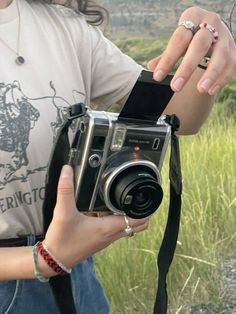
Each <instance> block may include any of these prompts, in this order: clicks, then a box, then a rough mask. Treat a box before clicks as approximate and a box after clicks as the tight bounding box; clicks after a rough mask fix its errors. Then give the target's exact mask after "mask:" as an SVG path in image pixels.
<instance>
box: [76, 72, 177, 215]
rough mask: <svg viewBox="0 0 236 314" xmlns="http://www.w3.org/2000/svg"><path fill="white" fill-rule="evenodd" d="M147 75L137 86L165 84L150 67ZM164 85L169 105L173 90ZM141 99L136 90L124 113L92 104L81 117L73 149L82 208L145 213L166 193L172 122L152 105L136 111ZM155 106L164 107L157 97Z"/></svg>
mask: <svg viewBox="0 0 236 314" xmlns="http://www.w3.org/2000/svg"><path fill="white" fill-rule="evenodd" d="M142 74H143V75H148V80H147V77H145V78H143V77H142V78H139V80H138V82H137V83H138V85H139V83H140V81H141V84H142V82H143V81H144V82H147V81H148V83H149V85H150V84H155V86H154V88H155V89H158V88H159V89H160V86H159V85H160V84H157V83H156V82H153V80H152V77H151V76H150V75H151V74H150V73H148V71H145V73H142ZM142 80H143V81H142ZM163 86H165V91H164V92H165V94H166V87H168V93H169V95H168V97H167V98H165V100H164V102H165V104H164V106H166V105H167V103H168V101H169V100H170V98H171V97H172V94H173V92H172V91H171V90H170V88H169V82H166V83H165V84H164V83H163ZM152 88H153V86H152ZM135 89H138V90H139V91H140V86H137V84H136V85H135V87H134V89H133V90H135ZM141 93H143V91H141ZM160 97H161V99H163V97H162V95H161V96H160ZM139 99H140V98H139V96H138V100H137V99H136V96H135V97H134V95H132V93H131V95H130V97H129V100H128V101H127V102H126V104H125V106H124V108H123V110H122V111H121V113H119V114H118V113H112V112H104V111H93V110H89V109H88V110H87V111H86V114H85V115H84V116H82V117H80V118H78V120H77V127H76V132H75V136H74V140H73V145H72V147H73V148H72V153H73V156H74V157H73V167H74V178H75V198H76V203H77V207H78V209H79V210H80V211H82V212H101V211H112V212H114V213H116V214H126V215H127V216H129V217H132V218H143V217H146V216H149V215H151V214H152V213H153V212H154V211H155V210H156V209H157V208H158V207H159V205H160V203H161V201H162V198H163V191H162V188H161V168H162V164H163V160H164V157H165V154H166V150H167V147H168V143H169V141H170V137H171V126H170V125H169V124H168V123H167V122H166V121H165V116H161V115H160V113H153V108H149V109H148V108H147V106H146V104H144V103H143V104H142V107H143V109H142V110H141V111H140V112H139V114H138V116H137V110H133V109H132V108H133V106H134V105H135V104H134V103H135V102H136V106H137V107H138V106H139ZM145 102H146V101H145ZM129 104H131V107H130V106H129ZM155 105H156V107H157V108H159V109H158V110H162V111H163V105H162V106H160V107H161V108H160V107H158V101H156V102H155ZM139 107H140V106H139ZM130 108H131V110H130ZM143 111H144V113H143ZM149 113H150V114H149ZM150 116H151V118H150ZM157 116H158V119H157Z"/></svg>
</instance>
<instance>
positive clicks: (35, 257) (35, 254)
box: [33, 245, 49, 282]
mask: <svg viewBox="0 0 236 314" xmlns="http://www.w3.org/2000/svg"><path fill="white" fill-rule="evenodd" d="M33 261H34V275H35V278H36V279H38V280H39V281H40V282H48V281H49V278H46V277H44V276H43V275H42V274H41V273H40V272H39V270H38V251H37V248H36V245H34V246H33Z"/></svg>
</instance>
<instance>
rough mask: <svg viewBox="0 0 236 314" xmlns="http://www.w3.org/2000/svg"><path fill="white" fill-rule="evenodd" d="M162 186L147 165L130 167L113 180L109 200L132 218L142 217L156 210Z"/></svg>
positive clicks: (160, 199) (161, 195)
mask: <svg viewBox="0 0 236 314" xmlns="http://www.w3.org/2000/svg"><path fill="white" fill-rule="evenodd" d="M162 198H163V192H162V188H161V186H160V185H159V183H158V180H157V179H156V178H155V176H154V174H153V173H151V171H150V169H148V168H147V167H130V168H128V169H126V170H125V171H123V172H122V173H121V174H120V175H119V176H118V177H117V178H116V179H115V180H114V182H113V184H112V188H111V189H110V200H111V201H112V203H113V205H114V207H116V208H118V210H119V211H123V212H125V213H126V214H127V215H128V216H130V217H132V218H144V217H147V216H149V215H151V214H152V213H153V212H154V211H156V210H157V208H158V207H159V205H160V203H161V201H162Z"/></svg>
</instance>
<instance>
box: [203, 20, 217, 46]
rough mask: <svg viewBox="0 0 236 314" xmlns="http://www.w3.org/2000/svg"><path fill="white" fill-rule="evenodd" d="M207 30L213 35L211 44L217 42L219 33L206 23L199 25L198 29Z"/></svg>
mask: <svg viewBox="0 0 236 314" xmlns="http://www.w3.org/2000/svg"><path fill="white" fill-rule="evenodd" d="M204 28H206V29H208V30H209V31H210V32H211V33H212V35H213V43H215V42H217V40H218V39H219V33H218V32H217V31H216V29H215V28H214V27H213V26H212V25H211V24H208V23H201V24H199V29H204Z"/></svg>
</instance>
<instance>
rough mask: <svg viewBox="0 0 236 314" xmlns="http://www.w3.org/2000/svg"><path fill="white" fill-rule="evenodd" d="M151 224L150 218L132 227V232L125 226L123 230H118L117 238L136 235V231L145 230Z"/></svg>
mask: <svg viewBox="0 0 236 314" xmlns="http://www.w3.org/2000/svg"><path fill="white" fill-rule="evenodd" d="M148 226H149V220H147V221H146V222H144V223H143V224H141V225H139V226H137V227H132V228H131V232H129V233H127V231H125V228H124V229H123V230H121V231H120V232H118V233H117V234H116V235H115V236H116V238H118V239H119V238H123V237H132V236H134V235H135V234H136V233H139V232H142V231H145V230H146V229H147V228H148Z"/></svg>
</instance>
